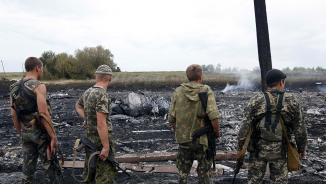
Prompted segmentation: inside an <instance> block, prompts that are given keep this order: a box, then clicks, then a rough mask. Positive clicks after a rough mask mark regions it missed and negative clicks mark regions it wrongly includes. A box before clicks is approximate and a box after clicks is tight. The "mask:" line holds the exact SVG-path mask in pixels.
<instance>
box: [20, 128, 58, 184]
mask: <svg viewBox="0 0 326 184" xmlns="http://www.w3.org/2000/svg"><path fill="white" fill-rule="evenodd" d="M42 134H43V133H42V131H41V129H40V128H39V127H34V126H32V127H30V128H23V130H22V132H21V137H22V143H23V158H24V162H23V176H22V183H23V184H30V183H35V181H34V173H35V171H36V165H37V159H38V158H40V160H41V163H42V168H43V176H44V178H43V179H44V181H43V183H44V184H49V183H51V184H55V183H57V176H56V174H55V170H54V166H53V164H52V163H51V161H48V160H47V156H46V147H47V145H46V142H45V140H43V139H42V138H41V136H42Z"/></svg>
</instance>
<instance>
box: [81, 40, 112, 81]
mask: <svg viewBox="0 0 326 184" xmlns="http://www.w3.org/2000/svg"><path fill="white" fill-rule="evenodd" d="M75 57H76V59H77V61H78V66H76V67H77V73H79V74H81V75H82V76H84V77H89V78H93V75H94V72H95V70H96V68H97V67H98V66H100V65H103V64H106V65H109V66H110V67H111V69H112V71H116V67H117V64H116V63H114V62H113V54H112V53H111V51H110V50H109V49H105V48H104V47H103V46H101V45H99V46H97V47H85V48H84V49H83V50H79V49H77V50H76V51H75Z"/></svg>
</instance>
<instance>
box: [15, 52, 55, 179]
mask: <svg viewBox="0 0 326 184" xmlns="http://www.w3.org/2000/svg"><path fill="white" fill-rule="evenodd" d="M25 69H26V72H27V74H26V77H25V78H23V79H21V80H23V81H18V82H16V83H14V84H13V85H11V86H10V106H11V117H12V121H13V123H14V126H15V128H16V130H17V132H18V134H19V135H20V139H21V144H22V149H23V158H24V162H23V176H22V183H24V184H29V183H34V173H35V171H36V164H37V159H38V157H39V158H40V159H41V162H42V167H43V171H44V172H43V175H44V183H46V184H47V183H57V177H56V175H55V171H54V166H53V164H52V163H51V161H48V160H47V152H46V151H47V150H46V149H47V144H46V140H45V139H44V138H43V137H41V136H42V135H43V133H42V130H41V129H40V127H39V126H34V125H33V124H31V123H30V122H31V121H32V120H33V119H34V116H33V114H34V113H35V112H39V113H43V114H44V115H46V116H47V118H48V119H49V120H51V117H50V114H49V111H48V107H47V103H46V87H45V85H44V84H43V83H41V82H40V81H38V80H39V79H40V78H41V77H42V75H43V63H42V61H40V60H39V59H38V58H35V57H29V58H27V59H26V61H25ZM21 87H23V88H24V90H22V88H21ZM24 91H25V92H26V93H24ZM29 97H30V98H29ZM43 121H44V119H42V123H43V125H44V127H45V129H46V130H47V132H48V134H49V136H50V137H51V152H52V153H53V154H54V153H55V147H56V136H55V133H54V132H53V130H52V129H51V127H50V125H49V124H48V123H47V122H43Z"/></svg>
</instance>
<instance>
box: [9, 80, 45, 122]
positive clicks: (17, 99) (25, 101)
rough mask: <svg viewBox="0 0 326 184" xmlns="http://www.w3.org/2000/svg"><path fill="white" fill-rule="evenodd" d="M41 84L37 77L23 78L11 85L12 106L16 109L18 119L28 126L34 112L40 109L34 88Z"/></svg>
mask: <svg viewBox="0 0 326 184" xmlns="http://www.w3.org/2000/svg"><path fill="white" fill-rule="evenodd" d="M39 84H41V82H40V81H38V80H35V79H27V80H24V79H21V80H20V81H18V82H16V83H14V84H13V85H11V86H10V95H11V98H12V102H13V103H12V104H13V106H12V108H13V109H15V111H16V113H17V117H18V121H19V122H21V123H22V124H23V125H25V126H27V125H28V124H29V122H30V121H31V120H32V119H33V118H34V117H33V114H34V113H35V112H37V111H38V109H37V101H36V95H35V94H34V92H33V90H34V89H35V88H36V87H37V86H38V85H39Z"/></svg>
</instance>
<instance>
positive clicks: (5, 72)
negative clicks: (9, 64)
mask: <svg viewBox="0 0 326 184" xmlns="http://www.w3.org/2000/svg"><path fill="white" fill-rule="evenodd" d="M1 63H2V68H3V73H4V74H6V71H5V67H4V66H3V61H2V60H1Z"/></svg>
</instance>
